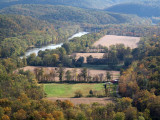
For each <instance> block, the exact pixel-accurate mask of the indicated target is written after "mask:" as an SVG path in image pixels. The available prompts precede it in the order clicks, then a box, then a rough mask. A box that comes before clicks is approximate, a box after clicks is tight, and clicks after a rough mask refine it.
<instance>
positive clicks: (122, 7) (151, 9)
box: [106, 1, 160, 17]
mask: <svg viewBox="0 0 160 120" xmlns="http://www.w3.org/2000/svg"><path fill="white" fill-rule="evenodd" d="M159 4H160V2H158V1H157V2H155V3H154V2H153V3H152V2H148V3H125V4H118V5H114V6H111V7H109V8H107V9H106V11H110V12H116V13H124V14H135V15H138V16H140V17H152V16H156V17H159V16H160V13H159V12H157V11H159V10H160V7H159Z"/></svg>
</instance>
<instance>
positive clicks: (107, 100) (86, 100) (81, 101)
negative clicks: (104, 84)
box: [46, 97, 113, 105]
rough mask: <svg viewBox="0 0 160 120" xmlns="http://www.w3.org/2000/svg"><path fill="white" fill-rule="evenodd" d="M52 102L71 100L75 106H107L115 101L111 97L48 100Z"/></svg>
mask: <svg viewBox="0 0 160 120" xmlns="http://www.w3.org/2000/svg"><path fill="white" fill-rule="evenodd" d="M46 99H47V100H50V101H56V100H61V101H64V100H69V101H71V102H72V103H73V104H75V105H79V104H92V103H95V102H96V103H100V104H107V103H113V100H112V99H111V98H109V97H106V98H55V97H49V98H46Z"/></svg>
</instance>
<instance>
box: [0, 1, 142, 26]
mask: <svg viewBox="0 0 160 120" xmlns="http://www.w3.org/2000/svg"><path fill="white" fill-rule="evenodd" d="M0 14H17V15H24V16H32V17H35V18H38V19H41V20H47V21H49V22H53V21H54V22H55V21H63V22H71V23H80V24H81V23H87V24H121V23H140V24H142V23H143V22H144V19H142V18H140V17H137V16H132V15H124V14H116V13H110V12H105V11H97V10H88V9H82V8H75V7H70V6H59V5H35V4H26V5H15V6H11V7H8V8H4V9H2V10H0Z"/></svg>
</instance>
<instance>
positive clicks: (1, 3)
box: [0, 0, 158, 9]
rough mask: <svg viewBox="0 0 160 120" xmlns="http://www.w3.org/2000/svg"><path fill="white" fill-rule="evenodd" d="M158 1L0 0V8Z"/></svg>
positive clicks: (84, 5) (95, 7)
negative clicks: (25, 5)
mask: <svg viewBox="0 0 160 120" xmlns="http://www.w3.org/2000/svg"><path fill="white" fill-rule="evenodd" d="M156 1H158V0H0V8H4V7H7V6H10V5H17V4H43V5H44V4H49V5H67V6H74V7H80V8H94V9H104V8H106V7H109V6H112V5H116V4H121V3H126V2H143V3H144V2H145V3H147V4H148V2H156Z"/></svg>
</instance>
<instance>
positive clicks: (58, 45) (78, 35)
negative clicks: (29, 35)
mask: <svg viewBox="0 0 160 120" xmlns="http://www.w3.org/2000/svg"><path fill="white" fill-rule="evenodd" d="M85 34H88V32H79V33H76V34H74V35H73V36H71V37H70V38H68V40H70V39H72V38H74V37H81V36H83V35H85ZM62 45H63V43H60V44H50V45H47V46H42V47H41V48H33V49H30V50H27V51H26V53H25V56H29V55H30V54H32V53H35V54H36V55H37V54H38V52H39V51H40V50H41V51H45V50H46V49H56V48H58V47H61V46H62Z"/></svg>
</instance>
